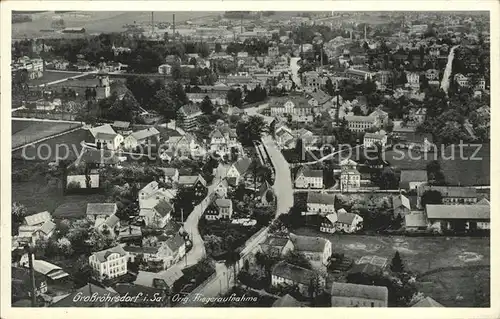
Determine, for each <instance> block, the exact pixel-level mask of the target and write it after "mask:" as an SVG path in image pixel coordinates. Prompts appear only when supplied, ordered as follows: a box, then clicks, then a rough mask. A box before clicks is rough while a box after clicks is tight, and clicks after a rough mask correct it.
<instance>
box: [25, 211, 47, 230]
mask: <svg viewBox="0 0 500 319" xmlns="http://www.w3.org/2000/svg"><path fill="white" fill-rule="evenodd" d="M51 219H52V216H51V215H50V213H49V212H48V211H44V212H41V213H36V214H33V215H29V216H26V217H24V223H25V224H26V225H28V226H33V225H39V224H43V223H45V222H46V221H48V220H51Z"/></svg>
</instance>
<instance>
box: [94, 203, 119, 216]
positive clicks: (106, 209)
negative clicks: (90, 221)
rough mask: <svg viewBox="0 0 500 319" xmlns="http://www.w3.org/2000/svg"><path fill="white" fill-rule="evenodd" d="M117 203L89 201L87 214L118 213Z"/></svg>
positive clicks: (109, 214) (108, 214)
mask: <svg viewBox="0 0 500 319" xmlns="http://www.w3.org/2000/svg"><path fill="white" fill-rule="evenodd" d="M116 209H117V208H116V204H115V203H88V204H87V215H107V216H111V215H113V214H114V213H116Z"/></svg>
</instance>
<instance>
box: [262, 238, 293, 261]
mask: <svg viewBox="0 0 500 319" xmlns="http://www.w3.org/2000/svg"><path fill="white" fill-rule="evenodd" d="M259 246H260V249H261V250H262V251H263V252H264V253H266V254H269V255H271V256H274V257H278V256H284V255H286V254H287V253H288V252H289V251H292V250H293V243H292V241H291V240H290V238H288V236H287V237H278V236H274V235H270V236H268V237H267V238H266V239H265V240H264V242H262V243H260V244H259Z"/></svg>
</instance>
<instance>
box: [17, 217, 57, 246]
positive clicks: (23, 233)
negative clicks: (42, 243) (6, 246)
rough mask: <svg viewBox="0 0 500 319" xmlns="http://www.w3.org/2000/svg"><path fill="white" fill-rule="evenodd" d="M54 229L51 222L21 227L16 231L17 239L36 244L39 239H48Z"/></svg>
mask: <svg viewBox="0 0 500 319" xmlns="http://www.w3.org/2000/svg"><path fill="white" fill-rule="evenodd" d="M55 229H56V224H54V222H52V220H48V221H45V222H44V223H43V224H38V225H33V226H29V225H21V226H19V230H18V237H19V238H23V239H25V240H27V241H28V242H31V243H33V244H34V243H36V242H37V240H39V239H48V238H50V237H51V236H52V235H53V234H54V231H55Z"/></svg>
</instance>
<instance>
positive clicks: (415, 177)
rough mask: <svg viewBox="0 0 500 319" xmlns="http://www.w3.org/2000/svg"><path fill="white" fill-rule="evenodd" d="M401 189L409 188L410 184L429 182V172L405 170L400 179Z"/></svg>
mask: <svg viewBox="0 0 500 319" xmlns="http://www.w3.org/2000/svg"><path fill="white" fill-rule="evenodd" d="M400 180H401V181H400V185H401V187H407V186H408V185H409V182H427V171H425V170H403V171H401V179H400Z"/></svg>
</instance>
